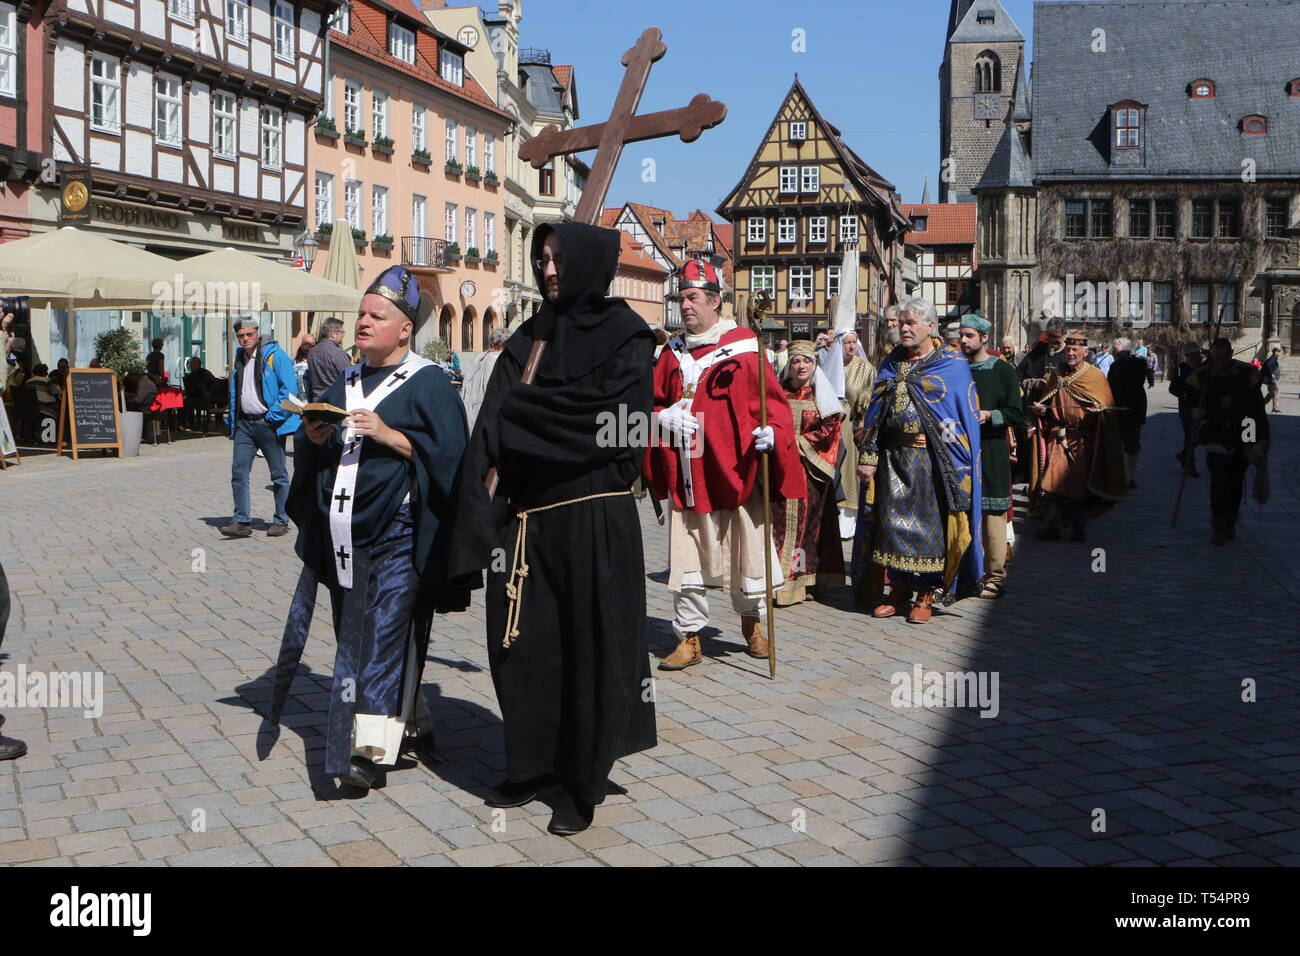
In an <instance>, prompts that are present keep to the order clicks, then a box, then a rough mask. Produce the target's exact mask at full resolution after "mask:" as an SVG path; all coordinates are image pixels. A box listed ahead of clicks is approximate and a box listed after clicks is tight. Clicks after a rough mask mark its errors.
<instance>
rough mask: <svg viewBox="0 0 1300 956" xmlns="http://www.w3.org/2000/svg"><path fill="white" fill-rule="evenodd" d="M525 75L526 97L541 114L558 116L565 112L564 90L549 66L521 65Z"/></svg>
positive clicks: (520, 69)
mask: <svg viewBox="0 0 1300 956" xmlns="http://www.w3.org/2000/svg"><path fill="white" fill-rule="evenodd" d="M519 72H520V73H522V74H523V75H524V83H523V87H524V95H525V96H527V97H528V102H529V103H531V104H532V105H533V108H534V109H535V110H537V112H539V113H550V114H553V115H558V114H561V113H563V112H564V90H563V88H562V87H561V86H560V81H559V80H557V79H556V78H555V74H554V73H552V72H551V68H550V67H549V66H542V65H541V64H540V63H538V64H533V63H529V64H521V65H520V67H519Z"/></svg>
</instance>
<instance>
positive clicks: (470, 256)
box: [465, 246, 482, 262]
mask: <svg viewBox="0 0 1300 956" xmlns="http://www.w3.org/2000/svg"><path fill="white" fill-rule="evenodd" d="M481 258H482V257H481V256H480V255H479V252H478V246H470V247H469V248H468V249H466V250H465V261H466V262H478V261H479V260H480V259H481Z"/></svg>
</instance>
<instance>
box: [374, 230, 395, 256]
mask: <svg viewBox="0 0 1300 956" xmlns="http://www.w3.org/2000/svg"><path fill="white" fill-rule="evenodd" d="M370 248H371V249H374V250H376V251H377V252H390V251H392V248H393V237H392V236H390V235H388V233H384V234H383V235H379V236H375V238H373V239H371V240H370Z"/></svg>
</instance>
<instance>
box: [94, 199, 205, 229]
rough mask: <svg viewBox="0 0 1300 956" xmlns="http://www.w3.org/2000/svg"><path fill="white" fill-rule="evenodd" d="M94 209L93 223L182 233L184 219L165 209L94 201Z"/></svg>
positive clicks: (178, 214)
mask: <svg viewBox="0 0 1300 956" xmlns="http://www.w3.org/2000/svg"><path fill="white" fill-rule="evenodd" d="M92 205H93V207H94V220H95V222H103V223H112V224H113V225H115V226H135V227H138V228H141V229H151V230H165V231H167V232H184V231H186V230H185V219H186V218H188V217H183V216H182V215H181V214H180V213H176V212H171V211H169V210H166V209H153V208H150V207H148V206H130V205H125V204H119V203H115V202H109V201H108V200H106V199H96V200H95V201H94V203H93V204H92Z"/></svg>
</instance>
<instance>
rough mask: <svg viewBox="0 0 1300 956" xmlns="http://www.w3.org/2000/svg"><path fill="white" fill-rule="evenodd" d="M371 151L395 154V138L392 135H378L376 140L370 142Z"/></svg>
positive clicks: (388, 154) (387, 154)
mask: <svg viewBox="0 0 1300 956" xmlns="http://www.w3.org/2000/svg"><path fill="white" fill-rule="evenodd" d="M370 150H371V152H375V153H382V154H383V155H385V156H392V155H393V138H392V137H391V136H376V137H375V141H374V142H373V143H371V144H370Z"/></svg>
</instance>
